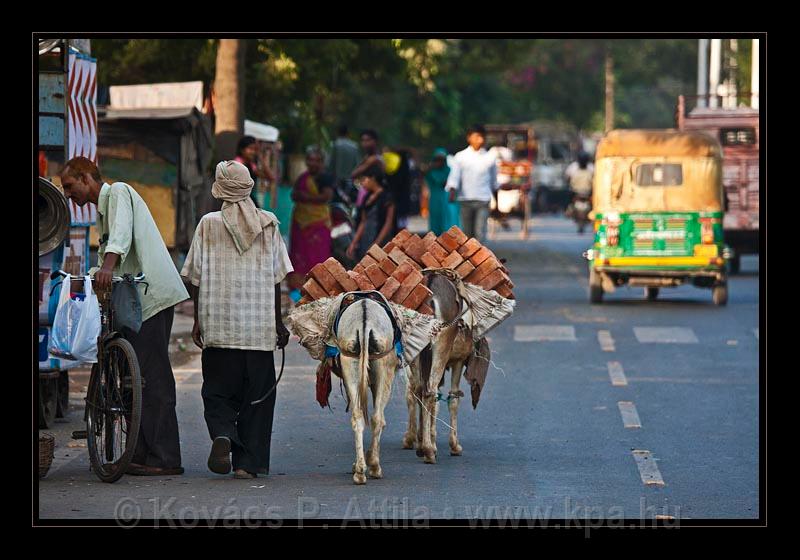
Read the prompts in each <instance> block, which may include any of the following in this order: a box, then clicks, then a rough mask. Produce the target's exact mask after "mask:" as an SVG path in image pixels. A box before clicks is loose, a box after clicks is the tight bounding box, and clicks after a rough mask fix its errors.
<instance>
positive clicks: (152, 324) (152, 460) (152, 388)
mask: <svg viewBox="0 0 800 560" xmlns="http://www.w3.org/2000/svg"><path fill="white" fill-rule="evenodd" d="M174 315H175V308H174V307H168V308H167V309H164V310H163V311H160V312H158V313H156V314H155V315H153V316H152V317H150V318H149V319H148V320H147V321H144V322H143V323H142V328H141V329H139V332H138V333H134V332H133V331H131V330H130V329H123V330H122V334H123V335H124V336H125V338H126V339H128V341H130V343H131V344H132V345H133V349H134V350H135V351H136V358H137V359H138V360H139V370H140V371H141V372H142V379H143V380H144V387H142V421H141V426H140V428H139V440H138V441H137V442H136V451H135V452H134V454H133V459H132V462H133V463H137V464H140V465H147V466H149V467H162V468H172V467H180V466H181V444H180V440H179V439H178V416H177V414H176V413H175V377H174V376H173V374H172V366H171V365H170V363H169V335H170V331H172V319H173V317H174Z"/></svg>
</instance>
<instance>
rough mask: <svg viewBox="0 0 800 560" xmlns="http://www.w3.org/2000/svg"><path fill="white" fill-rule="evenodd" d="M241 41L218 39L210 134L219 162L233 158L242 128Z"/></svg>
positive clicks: (242, 80) (242, 55) (242, 78)
mask: <svg viewBox="0 0 800 560" xmlns="http://www.w3.org/2000/svg"><path fill="white" fill-rule="evenodd" d="M244 50H245V44H244V41H242V40H240V39H220V40H219V47H218V48H217V67H216V75H215V77H214V115H215V119H216V120H215V125H214V134H215V136H216V154H217V157H218V158H219V159H233V158H234V156H235V155H236V154H235V152H236V143H237V142H238V141H239V137H240V136H241V134H242V129H243V127H244Z"/></svg>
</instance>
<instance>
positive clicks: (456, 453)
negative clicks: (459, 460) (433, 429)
mask: <svg viewBox="0 0 800 560" xmlns="http://www.w3.org/2000/svg"><path fill="white" fill-rule="evenodd" d="M462 453H464V448H463V447H461V446H460V445H459V446H458V447H451V448H450V455H453V456H455V457H460V456H461V454H462Z"/></svg>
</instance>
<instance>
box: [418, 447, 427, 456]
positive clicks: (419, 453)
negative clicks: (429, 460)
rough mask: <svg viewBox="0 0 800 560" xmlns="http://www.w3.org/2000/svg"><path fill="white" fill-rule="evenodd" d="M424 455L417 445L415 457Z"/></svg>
mask: <svg viewBox="0 0 800 560" xmlns="http://www.w3.org/2000/svg"><path fill="white" fill-rule="evenodd" d="M424 456H425V452H424V451H423V450H422V449H420V448H419V447H417V457H424Z"/></svg>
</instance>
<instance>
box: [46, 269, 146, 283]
mask: <svg viewBox="0 0 800 560" xmlns="http://www.w3.org/2000/svg"><path fill="white" fill-rule="evenodd" d="M59 276H63V277H66V276H67V273H66V272H64V271H63V270H54V271H53V272H52V273H51V274H50V280H55V279H56V278H58V277H59ZM75 278H83V276H75ZM123 280H125V279H124V278H123V277H122V276H112V277H111V281H112V282H122V281H123ZM133 281H134V282H137V283H138V282H144V272H140V273H139V274H137V275H136V276H134V277H133Z"/></svg>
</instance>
